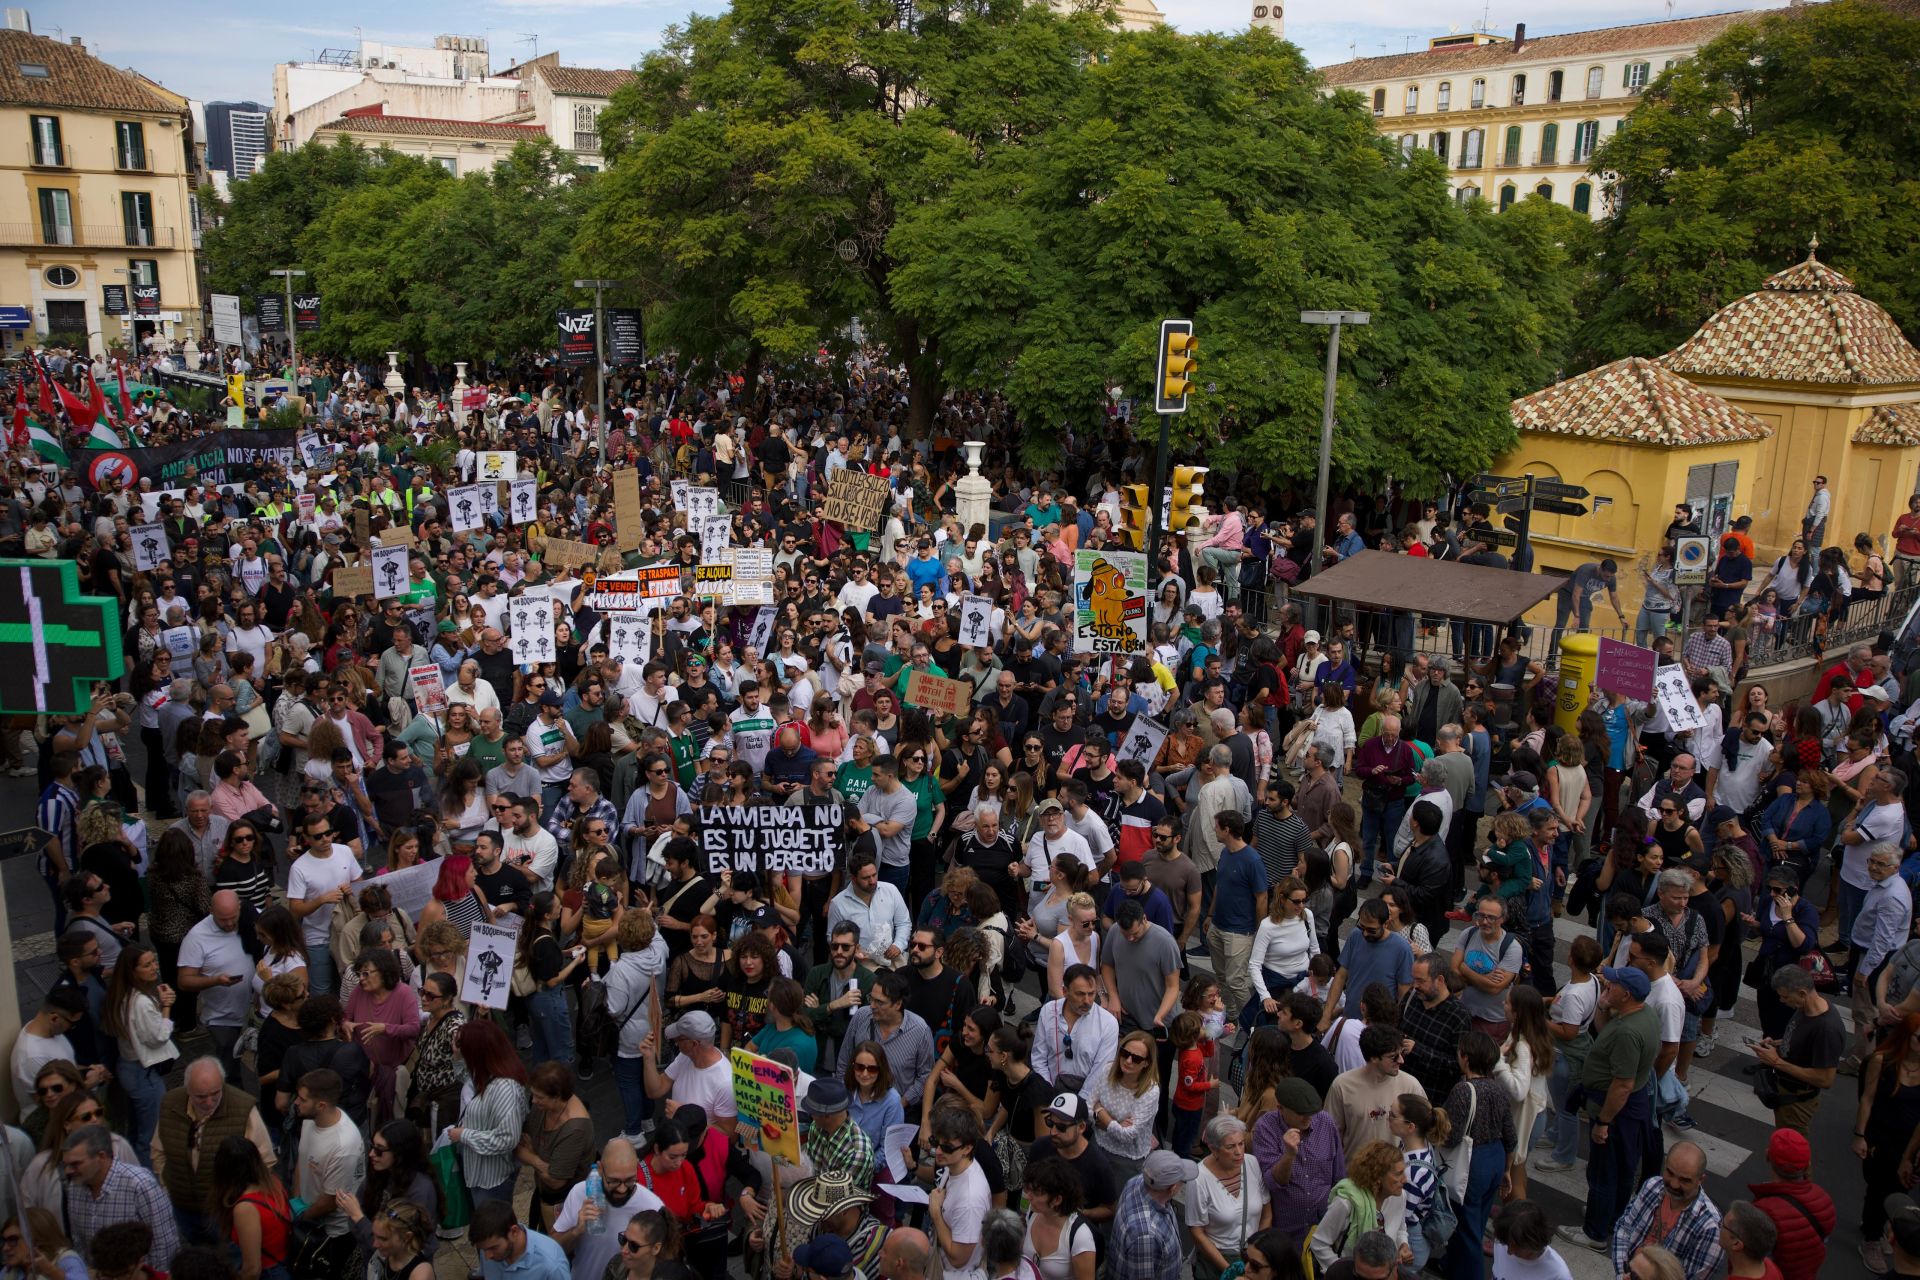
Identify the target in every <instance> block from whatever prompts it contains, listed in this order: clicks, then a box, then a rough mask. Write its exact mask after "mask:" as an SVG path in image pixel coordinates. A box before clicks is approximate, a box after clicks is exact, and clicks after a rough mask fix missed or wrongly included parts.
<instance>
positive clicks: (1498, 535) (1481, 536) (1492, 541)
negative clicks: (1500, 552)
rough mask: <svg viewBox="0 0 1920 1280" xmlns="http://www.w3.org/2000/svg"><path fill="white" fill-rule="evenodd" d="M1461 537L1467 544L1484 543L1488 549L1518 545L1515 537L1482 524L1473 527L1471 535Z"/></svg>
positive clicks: (1517, 539)
mask: <svg viewBox="0 0 1920 1280" xmlns="http://www.w3.org/2000/svg"><path fill="white" fill-rule="evenodd" d="M1461 536H1462V537H1463V538H1465V540H1466V541H1468V542H1484V543H1486V544H1487V545H1488V546H1490V547H1512V546H1518V545H1519V543H1520V539H1519V538H1518V537H1517V536H1516V535H1514V534H1511V533H1508V532H1507V531H1506V530H1504V529H1495V528H1493V527H1491V526H1489V525H1484V524H1483V525H1477V526H1475V527H1474V530H1473V532H1472V533H1468V534H1462V535H1461Z"/></svg>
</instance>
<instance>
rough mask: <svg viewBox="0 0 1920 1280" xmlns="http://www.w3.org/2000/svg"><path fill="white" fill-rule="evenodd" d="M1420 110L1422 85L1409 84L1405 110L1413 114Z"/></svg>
mask: <svg viewBox="0 0 1920 1280" xmlns="http://www.w3.org/2000/svg"><path fill="white" fill-rule="evenodd" d="M1418 110H1420V86H1419V85H1417V84H1410V85H1408V86H1407V103H1406V107H1405V111H1406V114H1408V115H1412V114H1414V113H1415V112H1416V111H1418Z"/></svg>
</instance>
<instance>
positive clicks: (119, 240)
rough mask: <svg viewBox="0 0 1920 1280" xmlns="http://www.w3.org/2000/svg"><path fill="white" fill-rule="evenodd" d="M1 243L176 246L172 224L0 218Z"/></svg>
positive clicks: (100, 247)
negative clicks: (49, 223)
mask: <svg viewBox="0 0 1920 1280" xmlns="http://www.w3.org/2000/svg"><path fill="white" fill-rule="evenodd" d="M0 245H9V246H20V245H71V246H73V247H74V248H86V249H126V248H138V249H173V248H177V247H178V245H177V237H176V233H175V231H174V229H173V228H172V227H129V226H126V225H124V224H119V225H113V224H109V225H102V226H64V227H62V226H54V227H49V226H46V225H44V224H42V223H38V222H0Z"/></svg>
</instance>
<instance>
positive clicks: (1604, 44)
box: [1320, 13, 1760, 84]
mask: <svg viewBox="0 0 1920 1280" xmlns="http://www.w3.org/2000/svg"><path fill="white" fill-rule="evenodd" d="M1759 16H1760V15H1759V14H1757V13H1716V14H1711V15H1709V16H1707V17H1702V18H1675V19H1672V20H1669V21H1665V22H1636V23H1631V24H1629V25H1627V26H1624V27H1600V28H1598V29H1597V30H1593V31H1570V32H1568V33H1567V34H1565V35H1560V36H1528V37H1527V39H1526V42H1525V43H1524V44H1522V45H1521V46H1520V48H1518V49H1515V48H1514V47H1513V42H1512V41H1510V40H1497V41H1495V42H1494V43H1492V44H1481V45H1459V46H1456V47H1454V48H1448V49H1427V50H1423V51H1421V52H1419V53H1393V54H1387V55H1385V56H1383V57H1378V58H1356V59H1355V60H1353V61H1352V62H1342V63H1337V64H1336V65H1334V66H1331V67H1322V68H1321V69H1320V74H1321V76H1322V77H1323V78H1324V79H1325V80H1326V82H1327V83H1328V84H1358V83H1360V82H1361V81H1373V80H1400V79H1406V78H1410V77H1413V76H1424V75H1431V74H1433V73H1434V72H1438V71H1473V70H1479V69H1482V68H1498V67H1504V66H1507V65H1508V64H1510V63H1519V62H1525V63H1532V62H1536V61H1543V60H1544V61H1552V60H1554V59H1557V58H1565V59H1568V60H1572V59H1576V58H1594V57H1600V56H1603V55H1606V54H1613V53H1631V52H1633V51H1634V50H1636V49H1674V48H1687V47H1693V46H1697V45H1703V44H1705V43H1707V41H1709V40H1711V39H1713V38H1714V37H1715V36H1717V35H1719V34H1720V33H1721V32H1722V31H1725V30H1726V29H1727V28H1728V27H1731V26H1733V25H1734V24H1735V23H1738V22H1750V21H1752V20H1753V19H1754V18H1756V17H1759Z"/></svg>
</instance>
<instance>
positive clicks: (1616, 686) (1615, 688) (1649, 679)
mask: <svg viewBox="0 0 1920 1280" xmlns="http://www.w3.org/2000/svg"><path fill="white" fill-rule="evenodd" d="M1655 662H1656V660H1655V658H1654V654H1653V650H1651V649H1642V648H1641V647H1640V646H1639V645H1637V644H1628V643H1627V642H1626V641H1624V640H1615V639H1613V638H1612V637H1611V636H1601V637H1600V664H1599V667H1598V668H1597V670H1596V671H1595V672H1594V677H1593V682H1594V684H1596V685H1598V686H1599V687H1600V689H1601V691H1602V692H1605V693H1617V694H1620V695H1622V696H1623V697H1628V698H1632V699H1634V700H1636V701H1638V702H1645V701H1647V700H1648V699H1649V698H1651V697H1653V672H1654V666H1655Z"/></svg>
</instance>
